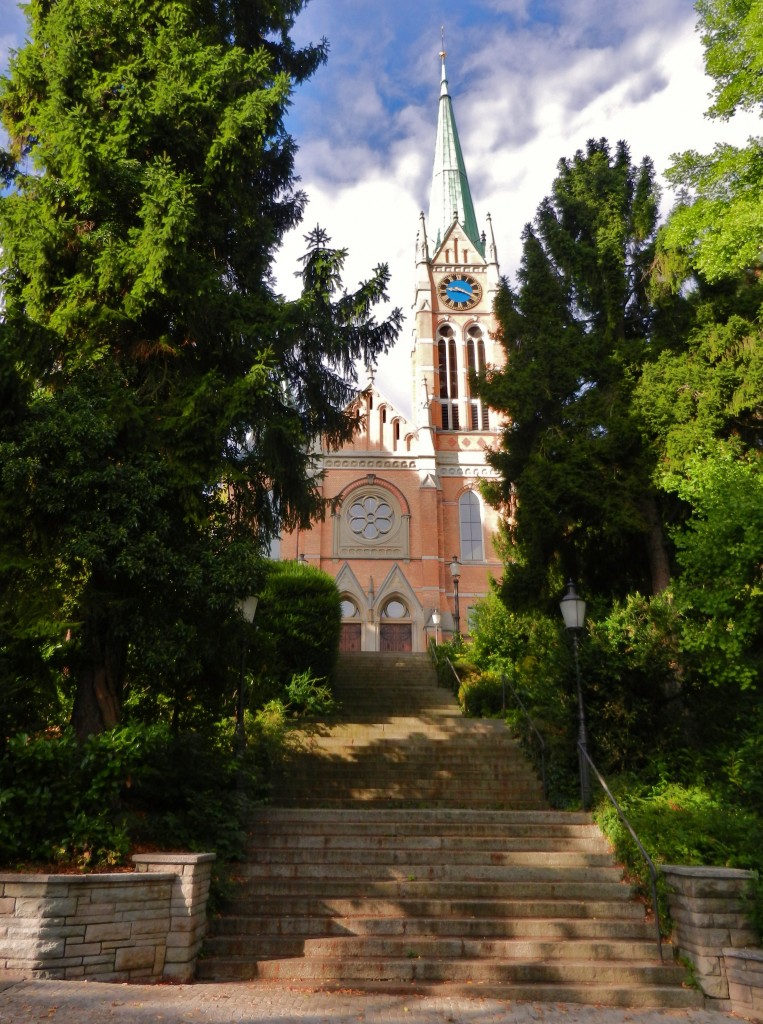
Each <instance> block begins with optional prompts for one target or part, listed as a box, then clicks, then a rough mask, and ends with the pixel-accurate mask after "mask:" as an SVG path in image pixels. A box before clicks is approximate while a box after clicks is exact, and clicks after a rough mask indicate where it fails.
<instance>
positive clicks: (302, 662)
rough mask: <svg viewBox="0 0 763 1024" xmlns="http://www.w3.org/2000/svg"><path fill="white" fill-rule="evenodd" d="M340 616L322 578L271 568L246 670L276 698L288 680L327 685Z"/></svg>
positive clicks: (285, 566) (297, 568)
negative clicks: (272, 688) (273, 689)
mask: <svg viewBox="0 0 763 1024" xmlns="http://www.w3.org/2000/svg"><path fill="white" fill-rule="evenodd" d="M341 623H342V610H341V601H340V595H339V591H338V590H337V587H336V583H335V582H334V580H333V578H332V577H331V576H329V575H328V573H325V572H322V571H321V570H320V569H316V568H314V567H313V566H310V565H304V564H302V563H301V562H271V563H269V564H268V566H267V574H266V577H265V583H264V586H263V589H262V592H261V595H260V603H259V605H258V606H257V616H256V619H255V628H254V634H253V646H252V655H251V658H252V665H253V667H254V668H255V669H256V670H257V671H258V672H260V673H261V674H262V675H263V676H264V677H266V678H268V679H271V680H273V681H274V682H276V683H277V685H278V687H279V688H280V695H282V694H283V692H284V691H285V688H286V687H287V686H288V685H289V684H290V683H291V681H292V679H293V677H295V676H303V675H304V673H306V672H308V671H309V672H310V673H311V674H312V676H313V678H324V679H329V678H330V677H331V675H332V673H333V670H334V665H335V663H336V659H337V655H338V653H339V634H340V630H341Z"/></svg>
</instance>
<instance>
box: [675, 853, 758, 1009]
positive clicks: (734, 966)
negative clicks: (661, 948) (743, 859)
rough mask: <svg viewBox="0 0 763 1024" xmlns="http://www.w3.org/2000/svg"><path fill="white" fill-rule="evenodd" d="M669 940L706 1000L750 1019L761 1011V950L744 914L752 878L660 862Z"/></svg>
mask: <svg viewBox="0 0 763 1024" xmlns="http://www.w3.org/2000/svg"><path fill="white" fill-rule="evenodd" d="M661 870H662V873H663V875H664V876H665V880H666V881H667V883H668V890H669V896H668V901H669V905H670V915H671V917H672V918H673V925H674V931H673V943H674V945H675V946H676V947H677V949H678V952H679V954H680V955H681V956H685V957H686V958H687V959H688V960H689V961H690V962H691V963H692V965H693V967H694V971H695V974H696V977H697V981H698V982H699V985H700V987H701V988H702V991H703V992H704V993H705V996H706V997H707V999H708V1001H709V1005H711V1006H713V1007H716V1008H718V1009H723V1010H731V1011H732V1012H734V1013H740V1014H742V1015H744V1016H747V1017H750V1016H751V1017H752V1018H753V1019H754V1020H760V1019H761V1010H763V951H761V950H759V949H754V948H750V947H754V945H755V943H756V942H757V936H756V934H755V931H754V930H753V928H752V926H751V925H750V922H749V920H748V918H747V914H746V891H747V888H748V886H749V884H750V882H751V881H752V879H753V878H754V877H755V873H754V872H752V871H742V870H739V869H737V868H715V867H684V866H681V865H674V864H665V865H663V866H662V869H661Z"/></svg>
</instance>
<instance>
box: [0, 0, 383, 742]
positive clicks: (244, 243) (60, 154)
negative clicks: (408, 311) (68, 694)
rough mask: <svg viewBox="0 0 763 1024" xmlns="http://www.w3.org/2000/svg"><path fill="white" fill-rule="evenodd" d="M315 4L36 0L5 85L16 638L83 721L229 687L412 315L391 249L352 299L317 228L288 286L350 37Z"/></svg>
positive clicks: (7, 596)
mask: <svg viewBox="0 0 763 1024" xmlns="http://www.w3.org/2000/svg"><path fill="white" fill-rule="evenodd" d="M303 6H304V4H303V2H302V0H277V2H274V3H269V4H266V5H252V4H250V3H242V2H240V0H233V2H231V3H228V4H225V5H222V6H213V5H206V6H205V5H201V6H200V5H198V4H194V3H191V2H189V0H179V2H176V3H172V4H165V3H159V2H158V0H115V2H113V3H110V4H108V5H104V4H101V5H95V6H94V5H93V4H92V3H90V2H89V0H72V2H70V3H66V4H43V3H32V4H30V5H29V6H28V8H27V13H28V17H29V21H30V25H29V32H28V39H29V42H27V43H26V45H24V46H23V47H22V48H21V49H20V50H19V52H18V53H17V54H15V55H14V56H13V57H12V59H11V62H10V73H9V75H8V77H7V78H5V79H4V80H3V81H2V83H0V112H1V113H2V119H3V123H4V126H5V128H6V131H7V133H8V137H9V139H10V153H9V154H5V155H4V157H3V159H2V163H3V167H4V168H6V169H7V174H8V178H9V180H10V182H11V184H12V189H11V191H10V192H9V194H7V195H4V196H3V197H2V198H1V199H0V254H1V255H0V271H1V272H2V276H3V301H4V316H3V321H2V324H0V410H1V411H0V582H1V584H2V586H1V587H0V594H1V595H2V597H1V598H0V643H2V644H3V645H5V650H4V651H3V656H4V658H6V659H7V658H12V659H15V658H16V657H17V655H18V653H19V650H20V648H19V644H20V643H21V642H22V641H24V642H27V643H28V644H30V645H36V647H37V649H38V654H39V652H40V651H41V650H42V648H43V646H45V645H51V644H52V645H54V646H56V648H57V652H58V654H57V658H58V663H57V665H56V668H57V669H59V670H64V669H65V673H64V675H65V678H66V679H68V680H69V685H70V687H71V689H72V691H73V696H74V704H73V716H74V721H75V724H76V728H77V732H78V734H79V736H80V738H84V737H85V736H86V735H88V734H89V733H91V732H94V731H98V730H100V729H103V728H108V727H111V726H113V725H115V724H116V723H117V722H118V721H119V720H120V717H121V715H122V707H123V703H124V701H125V698H126V697H128V698H129V697H130V696H132V697H133V698H134V697H135V694H136V692H139V691H140V692H142V693H143V695H144V698H145V699H144V700H142V701H139V703H141V704H142V706H143V708H144V709H147V710H146V714H147V715H150V714H152V713H153V712H154V711H156V710H159V709H161V710H162V711H164V710H165V709H166V708H168V707H169V708H171V712H170V713H171V714H172V715H174V716H175V719H176V720H179V719H182V718H183V716H184V715H186V716H190V718H191V719H192V718H193V717H194V715H195V714H196V712H197V711H198V709H199V708H201V707H210V708H214V713H219V711H220V710H221V709H222V708H223V707H224V705H225V703H226V700H227V696H228V694H229V693H230V692H231V690H232V687H231V681H230V679H229V678H228V672H227V669H226V668H225V666H228V665H230V664H231V650H232V649H235V646H236V639H237V638H236V628H237V617H236V614H235V597H236V596H237V595H239V594H241V593H246V592H250V588H251V587H252V586H253V585H254V584H255V583H256V578H257V572H258V570H257V565H258V560H259V555H260V553H261V552H262V551H264V550H265V549H266V547H267V543H268V541H269V539H271V538H272V537H274V536H275V535H277V534H278V533H279V531H280V529H281V528H282V527H283V526H286V527H290V528H293V527H295V526H297V525H306V524H307V523H308V522H309V521H310V519H311V517H312V516H313V515H314V514H315V513H316V512H319V511H320V510H321V508H322V506H323V498H322V495H321V492H320V483H319V478H318V476H317V475H316V474H315V472H314V470H315V466H314V459H313V455H312V452H313V451H314V444H315V441H316V440H317V439H318V438H319V437H321V438H322V439H324V440H325V441H327V442H328V443H329V444H339V443H341V442H342V441H345V440H347V439H349V438H350V437H352V436H353V434H354V432H355V430H356V428H357V419H356V417H355V415H354V414H353V413H352V412H351V411H348V409H349V403H350V400H351V399H352V398H353V397H354V395H355V393H356V384H357V376H356V369H355V366H356V362H358V361H359V362H362V363H366V364H368V363H371V362H373V361H374V359H375V357H376V356H377V355H378V354H379V353H381V352H382V351H384V350H386V349H387V348H388V347H389V345H390V344H391V343H392V341H393V340H394V337H395V335H396V333H397V330H398V328H399V324H400V313H399V311H394V312H393V313H392V314H391V315H390V316H389V317H388V318H387V319H383V320H377V319H376V318H375V316H374V309H375V307H376V305H377V304H378V303H379V302H380V301H382V300H384V299H385V298H386V287H387V282H388V277H389V275H388V271H387V269H386V267H383V266H380V267H378V268H376V270H375V271H374V273H373V274H372V276H371V277H370V278H369V280H368V281H366V282H364V283H362V284H361V285H360V286H359V287H358V288H357V289H356V290H355V291H353V292H345V291H344V290H343V288H342V281H341V274H342V268H343V266H344V262H345V259H346V255H347V254H346V252H345V251H344V250H341V249H339V250H337V249H333V248H332V247H331V246H330V240H329V238H328V236H327V235H326V233H325V232H324V231H322V230H321V229H319V228H318V229H316V230H314V231H312V232H311V233H310V234H309V235H308V236H307V252H306V255H305V257H304V259H303V263H302V271H301V277H302V283H303V292H302V295H301V297H300V298H299V299H296V300H294V301H292V302H286V301H285V300H284V299H283V298H282V297H280V296H278V295H276V294H275V293H274V291H273V283H272V262H273V258H274V254H275V252H276V250H277V248H278V245H279V244H280V242H281V240H282V239H283V237H284V234H285V233H286V231H288V230H289V229H290V228H292V227H294V226H295V225H296V224H297V223H298V222H299V220H300V218H301V215H302V210H303V208H304V203H305V197H304V195H303V194H302V193H301V192H299V191H298V190H297V189H296V182H295V179H294V175H293V161H294V143H293V140H292V139H291V138H290V136H289V135H288V133H287V132H286V130H285V127H284V117H285V112H286V109H287V107H288V105H289V103H290V102H291V95H292V91H293V89H294V87H295V85H297V84H298V83H300V82H302V81H304V80H305V79H306V78H308V77H309V76H310V75H311V74H312V73H313V72H314V71H315V70H316V68H317V67H318V66H319V65H320V63H321V62H322V61H323V60H324V58H325V55H326V46H325V45H324V44H321V45H319V46H306V47H304V48H298V47H296V46H295V44H294V41H293V39H292V37H291V30H292V26H293V23H294V19H295V17H296V16H297V15H298V14H299V13H300V11H301V10H302V8H303ZM234 660H235V659H234ZM218 666H223V668H222V669H219V668H218ZM20 671H21V669H20V668H19V666H18V664H14V665H11V666H10V667H9V669H8V673H7V676H6V678H8V679H12V678H16V677H17V676H18V674H19V672H20ZM152 702H153V708H150V707H149V705H151V704H152ZM133 703H134V701H133Z"/></svg>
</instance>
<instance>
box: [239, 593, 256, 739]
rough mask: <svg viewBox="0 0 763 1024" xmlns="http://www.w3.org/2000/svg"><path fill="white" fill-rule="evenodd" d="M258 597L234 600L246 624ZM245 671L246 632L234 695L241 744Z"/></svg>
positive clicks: (249, 620)
mask: <svg viewBox="0 0 763 1024" xmlns="http://www.w3.org/2000/svg"><path fill="white" fill-rule="evenodd" d="M258 600H259V598H256V597H242V598H241V599H240V600H238V601H236V608H237V609H238V612H239V614H240V615H241V618H242V619H243V620H244V622H246V623H247V624H248V625H250V626H251V624H252V623H253V622H254V613H255V612H256V611H257V602H258ZM245 673H246V633H244V635H243V636H242V639H241V665H240V667H239V674H238V694H237V695H236V739H237V740H238V741H239V743H241V745H242V746H243V744H244V742H245V738H246V737H245V734H244V675H245Z"/></svg>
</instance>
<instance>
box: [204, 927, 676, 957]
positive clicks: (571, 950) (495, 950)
mask: <svg viewBox="0 0 763 1024" xmlns="http://www.w3.org/2000/svg"><path fill="white" fill-rule="evenodd" d="M207 952H208V953H209V954H212V955H214V956H218V957H224V958H228V957H237V958H239V957H247V958H250V959H252V960H273V959H283V958H286V957H300V956H304V957H310V958H321V959H323V958H327V959H329V958H330V959H337V960H343V959H347V958H350V957H352V958H355V959H360V958H372V959H375V958H386V959H389V960H405V959H413V958H415V959H425V960H433V959H434V960H455V959H467V960H483V961H484V960H498V961H504V960H514V961H516V960H535V961H537V960H541V961H567V960H588V961H590V960H595V961H597V962H602V961H607V962H610V961H628V962H629V963H630V962H632V961H645V960H646V961H650V962H653V961H654V960H655V957H656V946H655V942H654V940H653V939H652V940H651V941H649V940H647V939H643V940H635V939H627V940H625V941H621V942H618V941H613V940H609V941H605V940H595V939H593V940H592V939H578V938H576V939H573V940H571V941H567V942H558V941H556V940H554V939H545V940H544V939H527V938H524V939H496V938H489V939H484V938H469V937H465V936H458V937H455V936H454V937H450V938H448V937H436V936H434V937H433V936H427V935H423V934H411V935H408V936H405V937H402V938H395V937H387V936H385V937H377V936H369V935H363V936H353V935H342V936H302V937H299V936H284V935H271V936H241V935H239V936H232V935H225V936H222V935H218V936H216V937H215V938H214V939H212V940H210V942H209V943H208V946H207Z"/></svg>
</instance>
